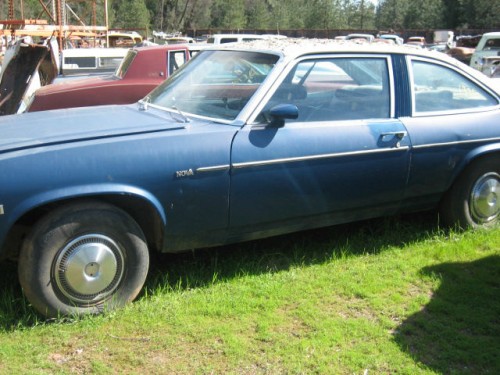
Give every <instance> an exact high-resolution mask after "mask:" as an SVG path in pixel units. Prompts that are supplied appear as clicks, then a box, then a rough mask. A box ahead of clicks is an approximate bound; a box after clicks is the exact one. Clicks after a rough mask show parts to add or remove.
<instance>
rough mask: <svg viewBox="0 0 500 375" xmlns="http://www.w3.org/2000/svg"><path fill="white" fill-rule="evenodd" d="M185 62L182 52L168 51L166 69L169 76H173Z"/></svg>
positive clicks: (184, 54)
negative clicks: (167, 66) (167, 65)
mask: <svg viewBox="0 0 500 375" xmlns="http://www.w3.org/2000/svg"><path fill="white" fill-rule="evenodd" d="M185 62H186V53H185V52H184V51H170V52H169V68H168V73H169V75H171V74H173V73H174V72H175V71H176V70H177V69H179V68H180V67H181V66H182V64H184V63H185Z"/></svg>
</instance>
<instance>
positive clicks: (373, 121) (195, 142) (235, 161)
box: [0, 39, 500, 317]
mask: <svg viewBox="0 0 500 375" xmlns="http://www.w3.org/2000/svg"><path fill="white" fill-rule="evenodd" d="M499 99H500V96H499V91H497V89H495V88H494V85H493V80H491V79H490V78H487V77H485V76H483V75H482V74H481V73H479V72H477V71H475V70H473V69H471V68H469V67H468V66H465V65H464V64H462V63H460V62H458V61H456V60H453V59H451V58H449V57H447V56H446V55H444V54H440V53H437V52H432V51H425V50H422V49H413V48H409V47H408V48H407V47H400V46H391V45H386V44H350V43H349V42H345V41H340V42H335V41H331V40H305V39H304V40H295V39H277V40H261V41H253V42H248V43H244V44H239V45H230V46H228V45H226V46H220V47H214V48H213V49H207V50H204V51H202V52H200V53H199V54H197V55H196V56H195V58H193V59H192V60H191V61H190V62H189V63H187V64H186V65H184V66H183V67H182V68H180V69H179V70H178V71H177V72H176V73H175V74H174V75H173V76H171V77H170V78H169V79H168V80H167V81H165V83H164V84H162V85H160V86H159V87H158V88H156V89H155V90H154V91H153V92H151V93H150V94H149V95H148V96H147V97H145V98H144V99H143V100H141V101H140V102H139V103H137V104H133V105H126V106H100V107H89V108H74V109H67V110H57V111H56V110H54V111H46V112H39V113H28V114H22V115H12V116H4V117H2V118H0V129H1V134H2V137H1V140H0V173H1V184H0V249H1V254H2V256H3V257H4V258H15V259H17V260H18V268H19V280H20V284H21V286H22V288H23V290H24V293H25V296H26V297H27V299H28V300H29V302H30V303H31V304H32V305H33V306H34V307H35V308H36V309H37V310H38V311H39V312H40V313H41V314H43V315H45V316H48V317H55V316H60V315H68V314H70V315H83V314H96V313H100V312H101V311H103V310H108V309H112V308H115V307H119V306H122V305H123V304H125V303H127V302H129V301H132V300H133V299H134V298H135V297H136V296H137V294H138V293H139V292H140V290H141V288H142V286H143V283H144V281H145V279H146V276H147V272H148V265H149V254H151V253H153V252H181V251H185V250H190V249H196V248H201V247H210V246H218V245H222V244H230V243H235V242H239V241H247V240H253V239H257V238H263V237H268V236H273V235H278V234H283V233H289V232H293V231H299V230H304V229H308V228H316V227H323V226H329V225H334V224H339V223H346V222H351V221H355V220H361V219H368V218H374V217H381V216H386V215H393V214H396V213H401V212H413V211H421V210H431V209H436V208H438V209H439V212H440V221H441V222H443V223H446V224H448V225H457V226H459V227H462V228H470V227H472V228H475V227H489V226H494V225H497V223H498V215H499V207H500V203H499V202H500V200H499V191H500V105H499Z"/></svg>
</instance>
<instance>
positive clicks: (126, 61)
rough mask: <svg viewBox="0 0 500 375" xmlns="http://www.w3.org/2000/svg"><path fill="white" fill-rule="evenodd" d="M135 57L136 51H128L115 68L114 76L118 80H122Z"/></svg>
mask: <svg viewBox="0 0 500 375" xmlns="http://www.w3.org/2000/svg"><path fill="white" fill-rule="evenodd" d="M136 56H137V51H134V50H133V49H131V50H129V51H128V52H127V54H126V55H125V57H124V58H123V60H122V62H121V63H120V65H119V66H118V68H116V70H115V76H116V77H118V78H123V77H125V75H126V74H127V70H128V68H129V67H130V65H132V61H134V58H135V57H136Z"/></svg>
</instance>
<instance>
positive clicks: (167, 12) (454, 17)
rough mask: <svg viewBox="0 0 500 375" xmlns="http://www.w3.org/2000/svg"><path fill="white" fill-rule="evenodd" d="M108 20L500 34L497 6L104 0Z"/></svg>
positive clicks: (457, 0) (433, 0) (437, 0)
mask: <svg viewBox="0 0 500 375" xmlns="http://www.w3.org/2000/svg"><path fill="white" fill-rule="evenodd" d="M65 1H66V11H65V15H66V19H67V22H68V24H79V23H81V22H84V23H86V24H87V25H92V24H96V25H104V24H105V21H104V0H88V1H80V0H65ZM15 3H16V4H17V3H18V2H16V1H15ZM21 4H23V9H22V12H21V10H20V9H19V8H20V7H19V5H17V6H16V7H15V8H16V9H15V10H14V13H15V14H14V18H17V19H21V18H39V17H40V16H42V17H41V18H47V17H44V15H43V11H42V7H41V5H40V2H39V0H23V1H22V2H21ZM94 5H95V6H94ZM49 8H50V7H49ZM8 14H9V9H8V4H7V1H4V0H2V1H1V2H0V19H7V18H8ZM75 15H78V18H76V16H75ZM108 20H109V27H110V28H122V29H136V30H147V31H148V32H149V31H151V30H156V31H165V32H175V31H181V32H182V31H185V30H188V29H189V30H197V29H209V30H218V29H224V30H234V31H238V30H244V29H262V30H276V31H277V32H279V30H283V29H288V30H290V29H313V30H329V29H330V30H331V29H335V30H339V29H357V30H390V29H393V30H404V29H454V30H456V29H491V30H493V29H498V28H500V0H378V2H377V1H375V0H308V1H304V0H287V1H283V0H108Z"/></svg>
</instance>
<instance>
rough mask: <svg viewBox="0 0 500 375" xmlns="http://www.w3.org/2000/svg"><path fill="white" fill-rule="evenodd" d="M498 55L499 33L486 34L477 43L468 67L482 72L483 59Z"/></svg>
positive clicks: (499, 45) (499, 52)
mask: <svg viewBox="0 0 500 375" xmlns="http://www.w3.org/2000/svg"><path fill="white" fill-rule="evenodd" d="M499 54H500V32H493V33H486V34H484V35H483V37H482V38H481V40H480V41H479V43H478V45H477V47H476V51H475V52H474V54H473V55H472V58H471V61H470V66H471V67H473V68H474V69H477V70H479V71H480V72H483V73H485V72H484V68H487V67H486V66H485V58H486V57H489V56H498V55H499Z"/></svg>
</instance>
